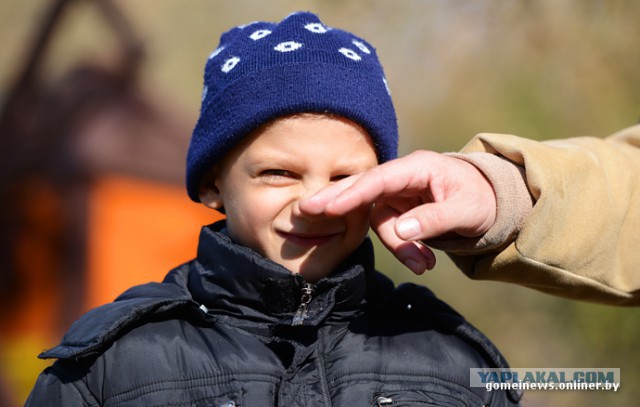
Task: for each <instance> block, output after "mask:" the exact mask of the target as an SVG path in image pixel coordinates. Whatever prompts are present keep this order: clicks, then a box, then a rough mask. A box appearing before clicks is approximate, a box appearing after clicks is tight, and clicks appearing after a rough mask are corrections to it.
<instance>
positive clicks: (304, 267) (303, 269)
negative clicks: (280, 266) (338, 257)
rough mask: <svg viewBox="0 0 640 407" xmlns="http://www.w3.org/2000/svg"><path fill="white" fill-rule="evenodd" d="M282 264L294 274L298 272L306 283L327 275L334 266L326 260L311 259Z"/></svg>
mask: <svg viewBox="0 0 640 407" xmlns="http://www.w3.org/2000/svg"><path fill="white" fill-rule="evenodd" d="M287 263H289V264H285V265H284V266H285V267H287V268H288V269H289V270H291V272H292V273H294V274H300V275H301V276H302V277H304V279H305V281H306V282H308V283H315V282H317V281H318V280H320V279H322V278H324V277H327V276H328V275H329V274H331V273H332V272H333V270H334V268H335V267H336V265H335V264H328V263H327V262H318V261H317V260H313V259H304V260H302V261H300V262H295V263H293V262H287ZM309 263H312V264H309Z"/></svg>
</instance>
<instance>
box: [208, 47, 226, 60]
mask: <svg viewBox="0 0 640 407" xmlns="http://www.w3.org/2000/svg"><path fill="white" fill-rule="evenodd" d="M223 50H224V47H218V48H216V49H215V50H213V52H212V53H211V54H209V59H213V58H215V57H217V56H218V54H219V53H221V52H222V51H223Z"/></svg>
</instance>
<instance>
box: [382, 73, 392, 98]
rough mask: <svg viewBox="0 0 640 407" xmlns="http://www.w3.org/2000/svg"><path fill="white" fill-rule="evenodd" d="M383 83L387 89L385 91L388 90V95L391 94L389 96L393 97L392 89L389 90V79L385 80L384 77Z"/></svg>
mask: <svg viewBox="0 0 640 407" xmlns="http://www.w3.org/2000/svg"><path fill="white" fill-rule="evenodd" d="M382 82H384V87H385V89H387V93H388V94H389V96H391V89H389V84H388V83H387V78H385V77H384V76H383V77H382Z"/></svg>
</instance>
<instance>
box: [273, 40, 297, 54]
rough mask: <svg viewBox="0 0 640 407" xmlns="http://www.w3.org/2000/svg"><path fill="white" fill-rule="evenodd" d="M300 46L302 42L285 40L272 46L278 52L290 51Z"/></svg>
mask: <svg viewBox="0 0 640 407" xmlns="http://www.w3.org/2000/svg"><path fill="white" fill-rule="evenodd" d="M301 47H302V44H300V43H299V42H295V41H286V42H281V43H280V44H278V45H276V46H275V47H273V49H274V50H276V51H279V52H291V51H295V50H297V49H299V48H301Z"/></svg>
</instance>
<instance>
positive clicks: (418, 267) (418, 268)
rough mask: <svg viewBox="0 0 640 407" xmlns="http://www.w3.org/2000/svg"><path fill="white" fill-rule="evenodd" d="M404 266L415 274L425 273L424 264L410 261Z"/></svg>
mask: <svg viewBox="0 0 640 407" xmlns="http://www.w3.org/2000/svg"><path fill="white" fill-rule="evenodd" d="M404 265H405V266H407V268H408V269H409V270H411V271H413V272H414V273H415V274H422V273H424V267H423V266H422V264H420V262H419V261H416V260H414V259H408V260H406V261H405V262H404Z"/></svg>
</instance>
